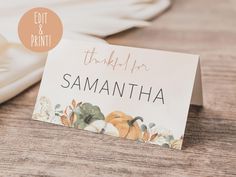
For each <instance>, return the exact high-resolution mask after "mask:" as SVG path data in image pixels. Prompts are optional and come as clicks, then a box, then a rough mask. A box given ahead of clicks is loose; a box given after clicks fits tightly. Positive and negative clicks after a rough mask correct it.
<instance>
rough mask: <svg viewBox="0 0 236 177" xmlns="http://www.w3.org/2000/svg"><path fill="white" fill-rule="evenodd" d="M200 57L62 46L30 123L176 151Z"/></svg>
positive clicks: (196, 99)
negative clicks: (59, 126) (41, 122)
mask: <svg viewBox="0 0 236 177" xmlns="http://www.w3.org/2000/svg"><path fill="white" fill-rule="evenodd" d="M190 102H192V103H193V104H197V105H201V104H202V90H201V74H200V64H199V57H198V56H197V55H189V54H182V53H174V52H166V51H159V50H150V49H141V48H132V47H124V46H116V45H108V44H101V43H88V42H78V41H71V40H62V41H61V42H60V44H59V45H58V46H57V47H56V48H55V49H54V50H53V51H51V52H50V53H49V56H48V59H47V63H46V66H45V70H44V75H43V79H42V83H41V86H40V90H39V94H38V98H37V102H36V105H35V110H34V113H33V119H35V120H40V121H45V122H50V123H54V124H60V125H64V126H68V127H74V128H78V129H84V130H88V131H92V132H96V133H101V134H107V135H112V136H117V137H121V138H126V139H131V140H135V141H141V142H147V143H151V144H158V145H161V146H165V147H170V148H176V149H181V146H182V142H183V136H184V131H185V125H186V121H187V115H188V110H189V106H190Z"/></svg>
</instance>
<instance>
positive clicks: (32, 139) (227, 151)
mask: <svg viewBox="0 0 236 177" xmlns="http://www.w3.org/2000/svg"><path fill="white" fill-rule="evenodd" d="M235 17H236V1H234V0H225V1H222V0H198V1H195V0H188V1H184V0H178V1H174V4H173V6H172V8H171V9H170V10H169V11H168V12H167V13H165V14H164V15H163V16H161V17H159V18H158V19H154V21H153V24H152V25H151V26H149V27H147V28H143V29H134V30H129V31H127V32H123V33H120V34H118V35H115V36H112V37H110V38H108V39H107V40H108V41H109V42H110V43H113V44H121V45H129V46H138V47H146V48H154V49H163V50H171V51H178V52H187V53H194V54H200V56H201V66H202V79H203V91H204V108H203V109H201V108H198V107H191V108H190V112H189V116H188V122H187V128H186V135H185V139H184V150H183V151H178V150H169V149H165V148H162V147H158V146H155V145H150V144H140V143H137V142H133V141H129V140H122V139H118V138H114V137H110V136H106V135H99V136H98V135H96V134H94V133H90V132H87V131H83V130H76V129H72V128H66V127H61V126H56V125H52V124H47V123H43V122H38V121H33V120H31V115H32V111H33V107H34V103H35V99H36V96H37V92H38V89H39V84H37V85H35V86H33V87H31V88H29V89H28V90H26V91H25V92H23V93H22V94H20V95H19V96H17V97H15V98H14V99H12V100H10V101H8V102H6V103H4V104H2V105H0V176H3V177H6V176H22V177H33V176H37V177H39V176H40V177H43V176H46V177H56V176H57V177H58V176H66V177H67V176H82V177H87V176H93V177H96V176H99V177H101V176H102V177H111V176H119V177H120V176H125V177H126V176H127V177H130V176H134V177H139V176H145V177H151V176H179V177H185V176H197V177H199V176H236V169H235V167H236V20H235Z"/></svg>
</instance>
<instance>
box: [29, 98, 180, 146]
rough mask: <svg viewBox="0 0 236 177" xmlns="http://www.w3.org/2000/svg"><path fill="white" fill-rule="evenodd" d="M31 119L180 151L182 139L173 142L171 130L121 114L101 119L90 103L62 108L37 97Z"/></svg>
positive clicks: (72, 104)
mask: <svg viewBox="0 0 236 177" xmlns="http://www.w3.org/2000/svg"><path fill="white" fill-rule="evenodd" d="M33 119H36V120H41V121H46V122H51V123H55V122H58V124H61V125H64V126H67V127H73V128H77V129H83V130H88V131H92V132H95V133H100V134H107V135H112V136H116V137H120V138H125V139H130V140H135V141H139V142H145V143H151V144H157V145H160V146H163V147H168V148H174V149H181V147H182V143H183V136H182V137H181V138H180V139H175V138H174V136H173V135H172V134H171V133H170V131H166V130H165V131H163V130H160V129H159V128H158V127H157V126H156V124H155V123H153V122H151V123H149V124H148V125H146V124H143V120H144V118H142V117H140V116H137V117H132V116H129V115H127V114H125V113H123V112H121V111H113V112H111V113H110V114H108V115H107V116H104V114H103V113H102V111H101V110H100V108H99V107H98V106H96V105H92V104H91V103H86V102H85V103H83V102H77V101H76V100H74V99H73V100H72V101H71V103H70V105H68V106H66V107H65V108H64V109H62V108H61V105H60V104H57V105H55V106H54V108H53V106H52V104H51V102H50V100H49V99H48V98H47V97H44V96H43V97H40V99H39V104H38V105H37V106H36V108H35V112H34V113H33Z"/></svg>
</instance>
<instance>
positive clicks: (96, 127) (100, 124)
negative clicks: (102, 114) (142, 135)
mask: <svg viewBox="0 0 236 177" xmlns="http://www.w3.org/2000/svg"><path fill="white" fill-rule="evenodd" d="M84 130H88V131H91V132H95V133H101V134H106V135H111V136H116V137H119V131H118V130H117V128H116V127H114V126H113V125H112V124H111V123H108V122H106V121H104V120H95V121H93V122H92V123H90V124H89V125H88V126H86V127H85V128H84Z"/></svg>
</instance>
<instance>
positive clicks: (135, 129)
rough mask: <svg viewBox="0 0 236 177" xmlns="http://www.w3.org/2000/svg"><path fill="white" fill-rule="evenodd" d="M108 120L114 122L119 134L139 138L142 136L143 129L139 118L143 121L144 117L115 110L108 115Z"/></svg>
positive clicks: (128, 137)
mask: <svg viewBox="0 0 236 177" xmlns="http://www.w3.org/2000/svg"><path fill="white" fill-rule="evenodd" d="M105 120H106V122H109V123H111V124H113V125H114V126H115V127H116V128H117V129H118V131H119V136H120V137H122V138H126V139H131V140H138V139H140V138H141V137H142V131H141V128H140V127H139V125H138V123H137V122H136V121H137V120H141V121H143V118H142V117H135V118H133V117H131V116H129V115H126V114H125V113H123V112H119V111H115V112H112V113H110V114H109V115H108V116H107V117H106V119H105Z"/></svg>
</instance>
